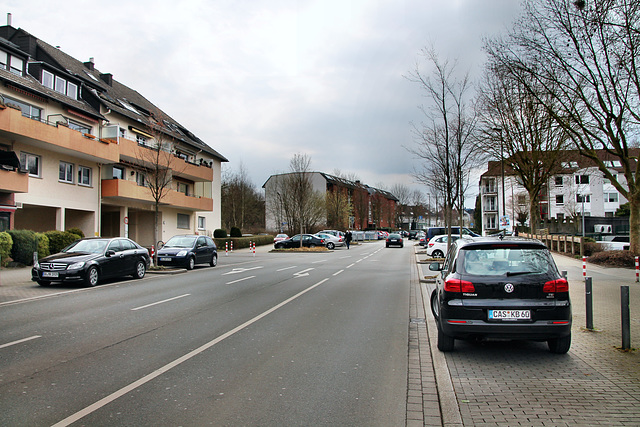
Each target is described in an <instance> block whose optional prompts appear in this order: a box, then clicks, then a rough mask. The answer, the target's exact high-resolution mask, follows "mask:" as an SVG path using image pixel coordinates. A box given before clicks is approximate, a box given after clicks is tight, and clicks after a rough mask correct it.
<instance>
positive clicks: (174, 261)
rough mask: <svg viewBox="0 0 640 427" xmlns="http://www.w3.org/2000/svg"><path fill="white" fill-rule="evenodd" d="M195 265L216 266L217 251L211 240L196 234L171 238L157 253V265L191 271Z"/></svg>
mask: <svg viewBox="0 0 640 427" xmlns="http://www.w3.org/2000/svg"><path fill="white" fill-rule="evenodd" d="M196 264H209V265H210V266H211V267H215V266H216V265H217V264H218V250H217V248H216V244H215V242H214V241H213V239H212V238H211V237H209V236H200V235H197V234H180V235H177V236H173V237H172V238H170V239H169V240H167V243H165V244H164V246H162V248H161V249H160V250H159V251H158V265H166V266H179V267H185V268H186V269H187V270H193V267H195V265H196Z"/></svg>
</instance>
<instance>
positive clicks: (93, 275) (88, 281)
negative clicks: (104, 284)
mask: <svg viewBox="0 0 640 427" xmlns="http://www.w3.org/2000/svg"><path fill="white" fill-rule="evenodd" d="M98 276H99V275H98V269H97V268H96V267H89V270H88V271H87V275H86V276H85V278H84V283H85V285H87V286H95V285H97V284H98V278H99V277H98Z"/></svg>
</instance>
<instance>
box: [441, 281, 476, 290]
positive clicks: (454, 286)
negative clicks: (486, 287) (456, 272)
mask: <svg viewBox="0 0 640 427" xmlns="http://www.w3.org/2000/svg"><path fill="white" fill-rule="evenodd" d="M444 290H445V291H447V292H467V293H472V292H475V291H476V288H475V286H473V283H471V282H467V281H466V280H460V279H449V280H447V281H445V282H444Z"/></svg>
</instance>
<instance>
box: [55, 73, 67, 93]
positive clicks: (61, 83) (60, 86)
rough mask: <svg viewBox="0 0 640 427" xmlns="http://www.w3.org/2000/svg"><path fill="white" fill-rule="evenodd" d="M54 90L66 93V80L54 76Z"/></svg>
mask: <svg viewBox="0 0 640 427" xmlns="http://www.w3.org/2000/svg"><path fill="white" fill-rule="evenodd" d="M53 90H55V91H56V92H60V93H61V94H63V95H66V94H67V81H66V80H65V79H63V78H62V77H58V76H56V86H55V88H54V89H53Z"/></svg>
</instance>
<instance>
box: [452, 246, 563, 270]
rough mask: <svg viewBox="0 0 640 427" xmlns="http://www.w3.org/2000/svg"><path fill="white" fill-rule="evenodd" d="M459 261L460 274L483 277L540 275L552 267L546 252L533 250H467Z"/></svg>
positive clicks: (461, 253)
mask: <svg viewBox="0 0 640 427" xmlns="http://www.w3.org/2000/svg"><path fill="white" fill-rule="evenodd" d="M459 259H460V260H462V262H461V263H460V264H459V265H460V268H461V271H462V272H464V273H467V274H473V275H484V276H503V275H507V276H515V275H521V274H541V273H546V272H547V271H549V268H550V266H551V265H553V260H551V258H550V256H549V253H548V251H546V250H545V249H535V248H503V247H500V248H496V247H489V248H477V249H476V248H474V249H471V248H469V249H467V250H464V249H463V250H461V251H460V256H459Z"/></svg>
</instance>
